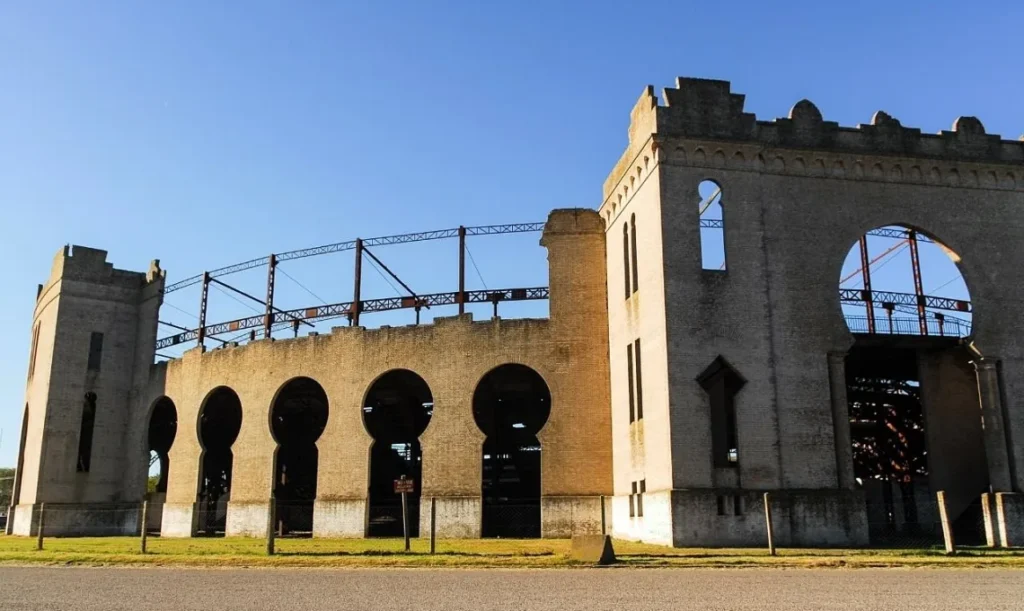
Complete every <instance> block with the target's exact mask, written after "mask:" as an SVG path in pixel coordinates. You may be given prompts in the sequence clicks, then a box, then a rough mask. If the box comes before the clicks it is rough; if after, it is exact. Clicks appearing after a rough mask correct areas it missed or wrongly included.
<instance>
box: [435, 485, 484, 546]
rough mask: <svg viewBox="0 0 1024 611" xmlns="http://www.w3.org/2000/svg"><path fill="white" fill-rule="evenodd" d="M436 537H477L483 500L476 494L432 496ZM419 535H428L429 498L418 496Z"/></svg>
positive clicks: (478, 535)
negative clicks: (435, 513)
mask: <svg viewBox="0 0 1024 611" xmlns="http://www.w3.org/2000/svg"><path fill="white" fill-rule="evenodd" d="M434 500H435V504H436V512H437V518H436V520H437V523H436V525H435V528H436V534H437V538H438V539H478V538H480V525H481V521H482V519H483V501H482V500H481V498H480V497H478V496H438V497H434ZM420 537H430V498H429V497H426V496H424V497H421V498H420Z"/></svg>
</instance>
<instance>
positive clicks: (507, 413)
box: [473, 364, 551, 538]
mask: <svg viewBox="0 0 1024 611" xmlns="http://www.w3.org/2000/svg"><path fill="white" fill-rule="evenodd" d="M550 415H551V392H550V391H549V390H548V385H547V384H546V383H545V382H544V379H543V378H541V377H540V374H538V373H537V372H536V371H534V370H533V369H531V368H529V367H527V366H525V365H519V364H507V365H501V366H499V367H497V368H495V369H492V370H491V371H489V372H488V373H487V374H486V375H484V377H483V378H481V380H480V383H479V384H477V387H476V391H475V392H474V393H473V417H474V419H475V420H476V424H477V426H478V427H479V428H480V430H481V431H482V432H483V434H484V435H485V436H486V439H485V440H484V444H483V452H482V461H483V469H482V471H483V481H482V486H481V488H482V497H483V522H482V524H481V534H482V536H484V537H514V538H530V537H540V536H541V444H540V440H539V439H537V434H538V433H539V432H540V430H541V429H542V428H543V427H544V424H545V423H546V422H547V420H548V416H550Z"/></svg>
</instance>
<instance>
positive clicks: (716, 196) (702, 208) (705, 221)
mask: <svg viewBox="0 0 1024 611" xmlns="http://www.w3.org/2000/svg"><path fill="white" fill-rule="evenodd" d="M697 192H698V195H699V196H700V197H699V198H698V200H697V202H698V203H697V206H698V216H699V217H700V261H701V268H703V269H707V270H716V271H725V217H724V209H723V208H722V187H721V186H719V184H718V183H717V182H715V181H713V180H705V181H703V182H701V183H700V185H699V186H698V187H697Z"/></svg>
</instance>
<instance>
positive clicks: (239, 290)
mask: <svg viewBox="0 0 1024 611" xmlns="http://www.w3.org/2000/svg"><path fill="white" fill-rule="evenodd" d="M210 282H216V283H217V284H219V285H221V286H223V287H224V288H226V289H231V290H232V291H234V292H236V293H238V294H239V295H241V296H242V297H246V298H248V299H252V300H253V301H255V302H256V303H258V304H260V305H263V306H267V307H268V308H269V309H271V310H273V311H274V312H283V311H284V310H282V309H281V308H278V307H276V306H274V305H273V304H268V303H267V302H265V301H263V300H262V299H260V298H259V297H253V296H252V295H250V294H249V293H246V292H245V291H243V290H241V289H236V288H235V287H233V286H231V285H230V284H228V283H227V282H224V281H223V280H217V279H216V278H210ZM305 324H307V325H309V326H310V327H312V326H313V325H310V324H309V323H305Z"/></svg>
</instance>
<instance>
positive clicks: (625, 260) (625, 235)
mask: <svg viewBox="0 0 1024 611" xmlns="http://www.w3.org/2000/svg"><path fill="white" fill-rule="evenodd" d="M622 279H623V281H624V282H625V285H626V299H629V296H630V295H632V294H633V291H631V290H630V284H629V223H628V222H626V223H623V225H622Z"/></svg>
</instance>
